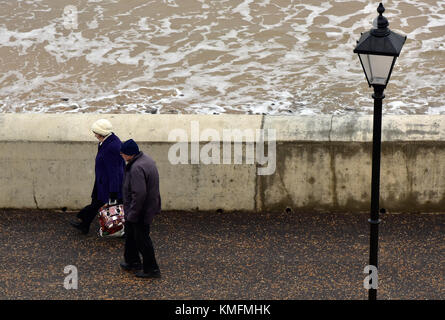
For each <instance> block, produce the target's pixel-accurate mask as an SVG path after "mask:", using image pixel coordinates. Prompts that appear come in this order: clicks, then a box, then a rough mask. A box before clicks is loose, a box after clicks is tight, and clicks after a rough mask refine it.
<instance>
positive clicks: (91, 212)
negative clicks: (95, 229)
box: [77, 198, 104, 227]
mask: <svg viewBox="0 0 445 320" xmlns="http://www.w3.org/2000/svg"><path fill="white" fill-rule="evenodd" d="M103 205H104V203H102V201H100V200H98V199H94V198H93V199H92V200H91V203H90V204H89V205H87V206H86V207H85V208H83V209H82V210H80V211H79V213H78V214H77V217H78V218H79V219H80V220H82V225H84V226H87V227H89V226H90V224H91V222H93V220H94V218H95V217H96V215H97V214H98V211H99V209H100V208H101V207H102V206H103Z"/></svg>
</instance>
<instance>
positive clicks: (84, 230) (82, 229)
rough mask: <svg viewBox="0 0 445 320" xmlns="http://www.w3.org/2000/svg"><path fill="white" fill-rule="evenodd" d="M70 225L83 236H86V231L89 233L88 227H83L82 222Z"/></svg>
mask: <svg viewBox="0 0 445 320" xmlns="http://www.w3.org/2000/svg"><path fill="white" fill-rule="evenodd" d="M70 224H71V225H72V226H73V227H74V228H76V229H77V230H80V231H81V232H82V233H83V234H88V231H90V227H88V226H86V225H84V224H83V223H82V222H77V221H76V222H74V221H71V222H70Z"/></svg>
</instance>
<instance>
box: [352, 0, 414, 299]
mask: <svg viewBox="0 0 445 320" xmlns="http://www.w3.org/2000/svg"><path fill="white" fill-rule="evenodd" d="M377 12H378V13H379V16H378V17H377V18H376V20H375V21H374V26H373V28H372V29H371V30H370V31H368V32H365V33H362V35H361V37H360V40H359V41H357V46H356V47H355V49H354V53H357V54H358V57H359V59H360V63H361V65H362V67H363V71H364V72H365V76H366V80H367V81H368V84H369V86H370V87H371V86H372V87H373V88H374V94H373V95H372V97H373V98H374V116H373V134H372V178H371V218H370V219H369V220H368V221H369V223H370V229H371V230H370V233H371V234H370V252H369V264H370V265H371V266H374V267H375V268H377V257H378V232H379V229H378V228H379V223H380V219H379V210H380V208H379V206H380V205H379V198H380V195H379V193H380V153H381V131H382V100H383V99H384V98H385V95H384V94H383V91H384V90H385V88H386V86H387V84H388V81H389V78H390V77H391V72H392V69H393V67H394V64H395V62H396V59H397V57H398V56H399V54H400V51H401V50H402V47H403V45H404V43H405V41H406V36H402V35H399V34H397V33H395V32H393V31H391V30H389V28H388V25H389V23H388V20H387V19H386V18H385V17H384V16H383V12H385V8H384V7H383V5H382V3H380V4H379V6H378V8H377ZM368 296H369V300H376V299H377V288H372V287H371V288H370V289H369V291H368Z"/></svg>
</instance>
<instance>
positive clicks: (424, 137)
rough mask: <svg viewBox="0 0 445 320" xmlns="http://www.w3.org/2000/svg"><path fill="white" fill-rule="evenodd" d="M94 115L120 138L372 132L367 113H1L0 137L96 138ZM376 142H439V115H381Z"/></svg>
mask: <svg viewBox="0 0 445 320" xmlns="http://www.w3.org/2000/svg"><path fill="white" fill-rule="evenodd" d="M100 118H105V119H108V120H110V122H111V123H112V124H113V127H114V128H115V130H113V131H114V132H115V133H116V134H117V135H118V136H119V137H120V138H121V140H127V139H130V138H132V139H134V140H136V141H139V142H171V143H174V142H175V141H182V140H183V139H186V141H189V142H190V141H191V142H193V141H201V142H206V141H211V140H214V139H218V141H227V140H228V141H236V138H234V137H239V139H241V140H240V141H248V142H254V141H257V139H258V137H259V134H261V133H262V134H264V139H265V140H266V141H267V140H276V141H277V142H291V141H295V142H305V141H306V142H326V141H330V142H367V141H372V131H373V116H372V115H369V116H367V115H364V116H363V115H360V116H352V115H345V116H342V115H314V116H312V115H311V116H307V115H295V116H294V115H289V116H269V115H265V116H262V115H237V114H227V115H225V114H224V115H222V114H221V115H167V114H161V115H151V114H150V115H148V114H13V113H2V114H0V141H35V142H37V141H39V142H45V141H46V142H52V141H55V142H63V141H73V142H97V140H96V139H95V138H94V135H93V133H92V132H91V130H90V128H91V125H92V123H93V122H94V121H96V120H98V119H100ZM225 134H227V136H224V135H225ZM224 137H225V138H224ZM181 139H182V140H181ZM382 141H445V115H402V116H396V115H387V116H385V115H384V116H383V121H382Z"/></svg>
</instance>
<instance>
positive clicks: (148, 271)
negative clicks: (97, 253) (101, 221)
mask: <svg viewBox="0 0 445 320" xmlns="http://www.w3.org/2000/svg"><path fill="white" fill-rule="evenodd" d="M91 130H92V131H93V133H94V135H95V136H96V138H97V139H98V140H99V145H98V151H97V156H96V164H95V180H94V187H93V192H92V194H91V199H92V200H91V204H89V205H87V206H86V207H85V208H83V209H82V210H81V211H80V212H79V213H78V214H77V218H79V221H76V222H72V223H71V224H72V225H73V226H74V227H75V228H77V229H78V230H80V231H81V232H82V233H83V234H87V233H88V231H89V228H90V225H91V222H92V221H93V220H94V217H95V216H96V215H97V213H98V211H99V209H100V208H101V207H102V206H104V205H106V204H109V203H114V202H118V203H122V204H123V205H124V213H125V233H126V237H125V251H124V259H125V262H123V263H121V268H122V269H124V270H127V271H138V272H137V273H136V276H137V277H140V278H158V277H160V271H159V267H158V264H157V262H156V258H155V253H154V248H153V243H152V241H151V238H150V225H151V224H152V221H153V218H154V216H155V215H157V214H159V213H160V211H161V196H160V193H159V174H158V170H157V168H156V163H155V162H154V161H153V159H151V158H150V157H149V156H148V155H146V154H144V153H143V152H141V151H139V147H138V145H137V144H136V142H134V141H133V140H132V139H130V140H128V141H125V142H124V143H122V142H121V140H120V139H119V138H118V137H117V136H116V135H115V134H114V133H113V132H112V125H111V123H110V122H109V121H108V120H106V119H100V120H97V121H96V122H94V123H93V125H92V127H91ZM125 162H126V164H125ZM139 254H141V255H142V263H141V259H140V256H139Z"/></svg>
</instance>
